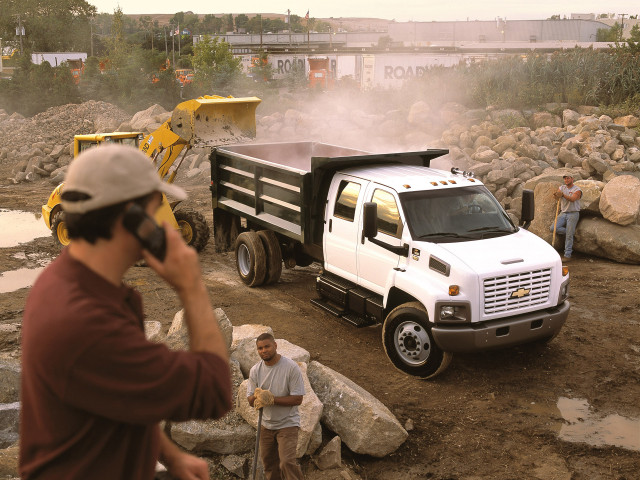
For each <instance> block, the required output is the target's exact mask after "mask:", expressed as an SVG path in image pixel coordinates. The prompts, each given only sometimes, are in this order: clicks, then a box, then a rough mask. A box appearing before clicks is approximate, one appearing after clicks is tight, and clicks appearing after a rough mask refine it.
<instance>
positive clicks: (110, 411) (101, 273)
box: [20, 145, 232, 480]
mask: <svg viewBox="0 0 640 480" xmlns="http://www.w3.org/2000/svg"><path fill="white" fill-rule="evenodd" d="M161 192H164V193H167V194H171V195H174V196H175V197H177V198H180V199H184V197H186V193H185V192H184V191H183V190H182V189H181V188H179V187H176V186H173V185H168V184H166V183H164V182H162V181H161V180H160V177H159V176H158V174H157V172H156V170H155V168H154V167H153V164H152V163H151V161H150V160H149V159H148V158H147V157H146V156H145V155H144V154H142V153H141V152H140V151H139V150H136V149H135V148H132V147H125V146H122V145H110V146H104V147H99V148H93V149H90V150H88V151H86V152H83V153H82V154H81V155H79V156H78V158H76V159H75V160H74V161H73V162H72V163H71V166H70V167H69V172H68V174H67V178H66V183H65V186H64V191H63V193H62V206H63V208H64V210H65V221H66V224H67V227H68V232H69V237H70V238H71V243H70V244H69V246H68V247H66V248H65V249H64V250H63V251H62V253H61V254H60V255H59V256H58V258H57V259H56V260H55V261H54V262H52V263H51V264H50V265H49V266H48V267H47V268H46V269H45V271H44V272H42V274H41V275H40V277H39V278H38V280H37V281H36V283H35V284H34V286H33V288H32V289H31V292H30V294H29V298H28V299H27V304H26V307H25V310H24V318H23V322H22V387H21V392H20V393H21V397H22V407H21V409H20V475H21V478H23V479H36V478H47V479H77V480H84V479H93V480H98V479H104V480H111V479H116V478H117V479H136V480H142V479H148V480H151V479H153V478H154V474H155V468H156V462H157V461H158V460H160V461H161V462H162V463H164V465H165V466H166V467H167V469H168V471H169V473H171V475H172V476H173V477H175V478H179V479H205V478H209V471H208V466H207V463H206V461H205V460H203V459H200V458H197V457H194V456H193V455H189V454H187V453H185V452H183V451H182V450H180V449H179V448H178V447H177V446H176V445H175V444H173V443H172V442H171V440H169V438H168V437H167V436H166V435H165V434H164V432H163V431H161V429H160V425H159V423H160V422H161V421H162V420H175V421H184V420H188V419H208V418H219V417H221V416H222V415H224V414H225V413H227V412H228V411H229V410H230V409H231V406H232V404H231V378H230V371H229V357H228V352H227V347H226V343H225V341H224V338H223V336H222V334H221V332H220V329H219V327H218V323H217V321H216V318H215V315H214V312H213V309H212V307H211V303H210V300H209V294H208V292H207V288H206V285H205V284H204V281H203V279H202V275H201V272H200V265H199V263H198V257H197V254H196V251H195V250H194V249H192V248H191V247H189V246H187V245H186V244H185V243H184V241H183V240H182V237H181V235H180V233H179V232H178V231H176V230H174V229H173V228H172V227H170V226H168V225H166V224H165V226H164V230H159V229H158V227H157V225H156V224H155V221H154V220H153V219H152V218H149V217H150V216H153V214H154V212H155V211H156V210H157V209H158V208H159V207H160V204H161V199H162V195H161ZM134 212H136V213H135V215H136V218H138V219H142V221H143V223H141V225H145V227H146V231H142V230H144V229H141V228H139V229H137V230H129V227H127V225H128V223H127V222H126V221H125V219H126V218H132V217H131V215H133V213H134ZM134 232H135V233H134ZM149 232H155V233H156V234H158V236H159V238H162V236H163V235H164V238H165V245H166V248H165V249H164V250H165V255H164V260H162V261H161V260H159V259H158V258H156V257H154V256H152V255H151V253H150V252H149V251H147V250H145V249H144V248H143V246H142V244H141V241H140V240H139V238H147V237H146V234H147V233H149ZM158 256H159V257H160V256H162V255H160V254H158ZM142 258H144V259H145V261H146V262H147V264H148V265H149V267H150V268H151V269H153V270H154V271H155V272H156V273H157V274H158V275H159V276H160V277H161V278H162V279H163V280H164V281H166V282H167V283H168V284H169V285H170V286H171V287H173V288H174V289H175V291H176V293H177V295H178V297H179V299H180V301H181V303H182V304H183V306H184V311H185V321H186V324H187V326H188V329H189V336H190V351H188V352H187V351H180V352H172V351H170V350H169V349H168V348H167V347H166V345H163V344H157V343H152V342H149V341H148V340H147V339H146V337H145V333H144V324H143V320H144V314H143V309H142V299H141V297H140V295H139V293H138V292H136V291H135V290H134V289H133V288H131V287H129V286H127V285H125V284H124V283H123V280H124V276H125V274H126V272H127V270H128V269H129V267H131V266H132V265H134V264H135V263H136V262H138V261H139V260H140V259H142Z"/></svg>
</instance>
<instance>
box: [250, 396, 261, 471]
mask: <svg viewBox="0 0 640 480" xmlns="http://www.w3.org/2000/svg"><path fill="white" fill-rule="evenodd" d="M261 428H262V408H261V409H260V410H258V431H257V432H256V448H255V451H254V454H253V466H252V467H251V479H252V480H256V467H257V466H258V450H259V449H260V429H261Z"/></svg>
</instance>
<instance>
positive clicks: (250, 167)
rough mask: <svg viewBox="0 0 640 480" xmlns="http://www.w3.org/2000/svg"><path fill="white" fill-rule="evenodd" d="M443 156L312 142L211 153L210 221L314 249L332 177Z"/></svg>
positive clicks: (434, 152)
mask: <svg viewBox="0 0 640 480" xmlns="http://www.w3.org/2000/svg"><path fill="white" fill-rule="evenodd" d="M446 153H448V151H447V150H440V149H432V150H426V151H421V152H402V153H385V154H371V153H369V152H365V151H361V150H355V149H350V148H345V147H339V146H336V145H330V144H325V143H318V142H287V143H266V144H265V143H263V144H241V145H230V146H229V145H227V146H223V147H217V148H215V149H213V151H212V154H211V193H212V204H213V208H214V216H215V210H216V209H222V210H225V211H227V212H229V213H232V214H235V215H239V216H241V217H243V218H246V219H248V220H250V221H251V223H253V224H256V225H259V226H262V227H264V228H266V229H269V230H274V231H276V232H278V233H281V234H283V235H286V236H288V237H290V238H292V239H294V240H297V241H299V242H301V243H303V244H308V243H319V242H321V239H322V218H323V214H324V205H325V202H326V194H327V191H328V188H329V184H330V181H331V178H332V176H333V174H334V173H335V172H336V171H338V170H340V169H344V168H349V167H356V166H361V165H375V164H390V163H398V164H408V165H420V166H429V162H430V161H431V159H433V158H436V157H439V156H441V155H444V154H446Z"/></svg>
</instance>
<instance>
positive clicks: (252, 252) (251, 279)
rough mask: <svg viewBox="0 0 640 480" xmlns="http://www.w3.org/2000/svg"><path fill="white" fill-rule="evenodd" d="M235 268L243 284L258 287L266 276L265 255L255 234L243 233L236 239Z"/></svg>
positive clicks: (260, 241)
mask: <svg viewBox="0 0 640 480" xmlns="http://www.w3.org/2000/svg"><path fill="white" fill-rule="evenodd" d="M235 251H236V268H237V269H238V274H239V275H240V278H241V279H242V281H243V282H244V283H246V284H247V285H248V286H250V287H258V286H260V285H262V283H263V282H264V278H265V276H266V274H267V254H266V252H265V250H264V246H263V245H262V240H261V239H260V236H259V235H258V234H257V233H256V232H243V233H241V234H240V235H238V238H237V239H236V247H235Z"/></svg>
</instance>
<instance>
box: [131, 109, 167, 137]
mask: <svg viewBox="0 0 640 480" xmlns="http://www.w3.org/2000/svg"><path fill="white" fill-rule="evenodd" d="M170 116H171V114H170V112H167V111H166V110H165V109H164V108H163V107H162V106H160V105H158V104H156V105H151V106H150V107H149V108H147V109H146V110H142V111H140V112H138V113H136V114H135V115H134V116H133V118H132V119H131V122H130V125H131V128H132V129H133V131H135V132H138V131H140V132H141V131H144V130H146V129H147V127H149V126H150V125H151V124H160V123H162V122H164V121H166V120H167V119H168V118H169V117H170ZM159 120H162V122H160V121H159Z"/></svg>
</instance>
